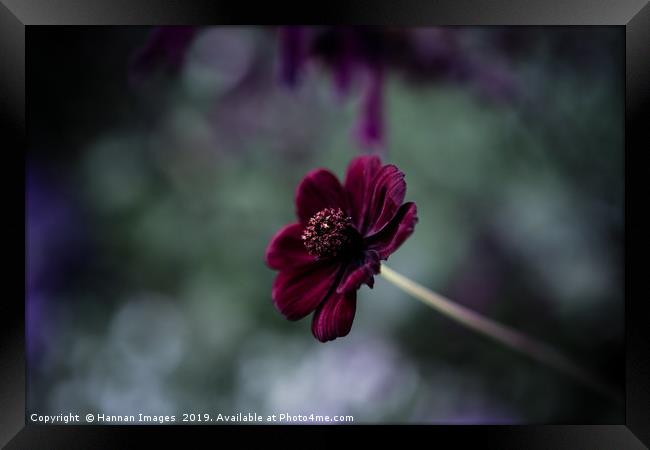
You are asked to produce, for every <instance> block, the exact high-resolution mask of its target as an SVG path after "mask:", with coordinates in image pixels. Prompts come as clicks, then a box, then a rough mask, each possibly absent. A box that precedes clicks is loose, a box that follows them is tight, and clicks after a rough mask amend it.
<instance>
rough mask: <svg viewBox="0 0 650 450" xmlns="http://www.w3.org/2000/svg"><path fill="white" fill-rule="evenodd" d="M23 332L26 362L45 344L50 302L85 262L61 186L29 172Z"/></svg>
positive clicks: (76, 222) (80, 228)
mask: <svg viewBox="0 0 650 450" xmlns="http://www.w3.org/2000/svg"><path fill="white" fill-rule="evenodd" d="M26 183H27V184H26V203H27V204H26V224H25V228H26V230H25V234H26V243H25V259H26V261H25V262H26V268H25V269H26V273H25V278H26V280H25V281H26V283H25V289H26V298H25V302H26V318H27V323H26V328H27V356H28V358H29V359H30V361H32V360H33V358H35V357H36V356H37V355H38V354H39V353H40V349H41V347H42V346H43V345H44V344H45V343H46V341H47V337H46V331H44V330H45V329H46V328H47V326H46V322H47V320H46V318H47V317H48V314H49V313H48V310H49V301H48V300H49V298H51V295H52V293H54V292H56V291H57V290H60V289H62V288H63V287H64V286H65V285H66V281H68V280H69V279H71V278H73V277H74V279H75V280H78V279H79V276H80V270H79V266H80V265H81V264H82V263H83V264H87V261H83V260H84V256H85V250H86V249H85V242H86V239H85V233H84V229H85V227H84V226H82V225H81V224H80V222H79V217H78V213H76V212H75V211H74V208H73V207H72V205H71V204H70V201H69V198H68V197H67V195H65V192H64V191H63V190H62V189H61V188H60V186H58V185H56V184H54V183H52V182H51V181H50V180H49V179H48V177H46V176H44V175H43V174H42V173H41V172H39V171H37V170H35V169H34V168H33V167H32V166H30V167H29V168H28V171H27V180H26Z"/></svg>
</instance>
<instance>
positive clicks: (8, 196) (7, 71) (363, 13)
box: [0, 0, 650, 449]
mask: <svg viewBox="0 0 650 450" xmlns="http://www.w3.org/2000/svg"><path fill="white" fill-rule="evenodd" d="M280 23H283V24H285V23H301V24H323V23H345V24H369V25H379V24H390V25H615V26H621V27H624V28H625V36H626V55H625V61H626V62H625V71H626V74H625V76H626V93H625V131H626V137H625V184H626V197H625V249H626V251H625V253H626V261H625V264H626V266H625V281H626V283H625V286H626V289H625V290H626V292H625V299H626V307H625V309H626V415H625V423H624V424H612V425H579V424H576V425H530V426H480V427H477V426H413V427H410V426H400V427H356V426H346V427H312V426H302V427H295V428H293V429H292V430H291V431H296V432H298V433H305V439H308V440H309V441H308V442H316V441H317V440H318V439H320V437H325V435H327V438H329V437H330V436H331V435H333V436H332V439H334V440H340V439H343V438H345V437H346V436H347V435H348V433H350V432H351V431H356V430H359V429H361V430H362V431H369V430H368V429H367V428H372V430H370V431H371V433H372V434H373V435H375V436H380V437H381V436H385V435H387V433H390V434H391V435H393V434H395V433H398V434H402V433H408V435H409V438H411V435H413V434H414V435H415V436H412V437H413V439H416V438H417V439H419V438H422V439H424V440H425V441H424V442H428V443H431V444H434V443H439V442H441V441H447V442H454V447H464V446H468V445H471V446H472V448H475V447H476V446H478V445H480V447H481V448H483V447H488V448H500V449H507V448H532V449H536V448H539V449H551V448H552V449H565V448H566V449H601V448H602V449H637V448H639V449H641V448H647V447H646V446H648V445H650V420H649V417H650V414H649V412H650V387H649V386H650V383H649V380H650V357H649V356H650V345H649V340H648V333H647V329H648V323H649V322H648V318H649V317H650V315H648V310H647V308H646V305H647V302H648V300H647V298H646V296H645V295H643V290H642V286H641V285H640V279H641V277H642V275H643V272H642V271H643V270H644V268H643V266H642V264H643V263H640V264H636V263H635V264H632V263H631V257H632V255H633V254H638V255H641V254H643V253H644V250H646V249H647V248H648V246H647V241H646V242H644V241H642V240H638V239H641V237H642V236H643V234H644V233H643V231H644V230H646V229H647V227H646V225H647V221H646V219H645V218H644V217H643V216H644V214H643V213H642V212H637V213H635V214H634V221H632V211H631V200H632V197H633V194H634V193H635V192H639V193H640V197H641V198H642V199H643V198H644V194H643V191H642V190H641V187H640V185H639V186H633V183H634V184H636V183H640V181H638V180H641V179H642V177H641V173H643V172H642V171H644V170H645V168H646V167H647V166H644V165H643V164H641V163H640V162H642V161H641V158H642V157H643V153H644V151H647V150H648V148H649V146H648V144H649V143H650V134H649V131H648V129H649V128H650V127H648V124H649V123H650V121H648V115H647V112H648V99H649V98H650V5H648V1H647V0H617V1H593V0H563V1H559V0H558V1H556V2H553V3H550V2H548V1H544V0H527V1H523V0H438V1H430V2H418V1H416V0H408V1H400V2H391V1H390V0H381V1H378V0H375V1H372V2H371V1H362V0H354V1H353V0H348V1H330V2H327V3H323V4H322V6H315V5H314V4H313V3H312V2H304V3H302V4H297V3H291V4H288V3H285V4H282V5H280V4H279V3H277V2H273V3H268V4H266V3H263V2H249V1H239V2H226V1H218V0H197V1H175V0H160V1H156V2H152V1H147V0H140V1H136V0H113V1H110V0H85V1H78V0H0V56H1V59H0V61H1V63H0V123H1V124H2V128H1V129H2V135H1V136H2V145H1V148H3V150H4V151H3V152H2V154H3V157H4V159H5V164H4V165H3V167H4V168H5V171H4V176H3V177H2V182H3V190H2V192H3V194H4V195H3V199H4V202H5V205H6V207H5V210H4V212H5V214H3V221H2V222H3V224H4V225H5V227H4V229H5V230H6V231H5V233H4V234H3V238H4V245H3V249H4V252H3V254H4V256H5V263H6V264H7V266H8V269H10V270H15V271H16V276H13V274H9V273H8V272H7V271H6V270H5V272H4V275H5V277H6V278H5V277H3V279H4V280H5V283H7V284H8V285H9V286H10V287H11V288H12V289H9V290H5V292H6V293H7V294H6V296H5V297H4V298H3V299H2V314H1V317H2V327H1V332H2V348H1V349H0V354H1V359H0V364H1V365H0V405H1V407H0V444H3V445H5V444H7V448H21V449H22V448H30V449H35V448H116V447H117V448H124V447H125V446H127V447H131V446H132V445H131V444H132V439H133V438H134V437H135V436H137V437H138V438H142V437H145V438H146V439H147V440H149V439H153V440H168V439H169V438H170V434H171V433H170V431H173V432H174V433H175V434H176V433H178V432H179V431H180V432H181V434H182V435H183V438H186V437H187V435H189V433H200V434H206V433H212V432H215V431H216V432H218V433H220V434H221V435H224V434H226V435H230V434H231V433H235V432H239V431H245V433H244V434H243V436H237V439H238V440H239V442H241V443H243V442H244V440H245V439H246V438H247V437H250V436H252V435H255V434H257V433H256V431H259V430H261V431H262V432H264V433H265V434H266V433H268V434H272V435H277V433H281V432H284V431H285V430H286V428H287V427H284V426H279V427H278V426H271V427H269V426H266V427H264V426H259V427H236V426H230V427H223V426H220V427H180V426H174V427H164V426H157V427H148V426H144V427H143V426H140V427H122V426H120V427H117V426H110V427H109V426H89V425H84V426H45V425H41V426H39V425H33V424H26V423H25V386H26V383H25V378H26V371H25V341H24V331H25V324H24V320H25V315H24V312H25V311H24V300H20V298H21V295H22V298H23V299H24V289H25V285H24V284H22V285H21V281H20V280H21V277H20V274H21V273H22V274H23V277H24V268H25V265H24V262H25V260H24V258H25V256H24V255H25V253H24V246H23V245H22V242H24V237H25V235H24V230H25V228H24V222H23V220H24V218H25V216H24V211H25V202H24V200H25V198H24V189H23V188H24V186H25V179H24V175H25V173H24V172H25V171H24V168H25V158H24V156H25V149H26V143H27V133H28V125H29V120H28V119H29V118H28V117H27V116H26V111H27V109H26V100H27V98H28V96H29V92H26V83H25V76H26V70H28V69H29V68H28V67H26V57H25V54H26V51H28V50H29V49H28V48H26V34H27V33H28V32H29V27H30V26H32V25H171V24H177V25H180V24H280ZM21 212H22V213H23V214H21ZM632 226H634V228H632ZM632 231H635V233H634V234H635V236H636V237H635V241H632V240H631V233H632ZM21 237H22V238H23V239H22V240H21ZM21 255H23V256H21ZM19 261H20V262H22V263H23V264H22V267H21V264H19ZM641 261H642V260H641ZM632 280H634V286H635V287H638V290H639V292H640V293H641V294H640V295H639V294H638V293H637V294H635V295H633V291H632ZM531 401H534V399H531ZM253 431H255V432H253ZM222 437H223V436H222ZM231 437H232V436H231ZM242 439H244V440H242Z"/></svg>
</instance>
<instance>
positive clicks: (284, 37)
mask: <svg viewBox="0 0 650 450" xmlns="http://www.w3.org/2000/svg"><path fill="white" fill-rule="evenodd" d="M279 33H280V77H281V79H282V81H283V82H284V83H285V84H287V85H288V86H290V87H294V86H296V85H297V84H298V81H299V78H300V72H301V71H302V69H303V66H304V64H305V61H306V59H307V46H308V42H307V36H306V34H307V31H306V30H305V28H304V27H297V26H296V27H281V28H280V31H279Z"/></svg>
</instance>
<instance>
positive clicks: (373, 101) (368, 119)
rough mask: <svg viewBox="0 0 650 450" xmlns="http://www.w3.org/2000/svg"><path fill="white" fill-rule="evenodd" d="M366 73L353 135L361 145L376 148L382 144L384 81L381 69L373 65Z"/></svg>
mask: <svg viewBox="0 0 650 450" xmlns="http://www.w3.org/2000/svg"><path fill="white" fill-rule="evenodd" d="M368 75H369V77H368V82H367V86H366V91H365V92H364V93H363V99H362V101H361V112H360V114H359V119H358V123H357V127H356V130H355V135H356V139H357V141H358V142H359V144H360V145H361V147H363V148H368V149H378V148H381V147H382V146H383V144H384V112H383V90H384V83H383V73H382V69H381V68H380V67H373V68H371V69H369V70H368Z"/></svg>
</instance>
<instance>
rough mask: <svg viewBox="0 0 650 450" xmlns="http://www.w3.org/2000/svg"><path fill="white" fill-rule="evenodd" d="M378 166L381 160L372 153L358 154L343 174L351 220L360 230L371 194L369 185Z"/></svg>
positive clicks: (379, 166) (377, 170)
mask: <svg viewBox="0 0 650 450" xmlns="http://www.w3.org/2000/svg"><path fill="white" fill-rule="evenodd" d="M380 168H381V160H380V159H379V157H377V156H373V155H364V156H358V157H356V158H354V159H353V160H352V161H351V162H350V164H349V165H348V170H347V172H346V174H345V191H346V193H347V195H348V201H349V204H350V213H351V216H352V222H353V223H354V226H355V227H357V230H361V228H362V226H363V219H364V217H365V216H366V211H367V208H368V203H370V197H371V196H372V191H371V190H370V186H371V185H372V181H373V180H374V178H375V175H377V172H379V169H380Z"/></svg>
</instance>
